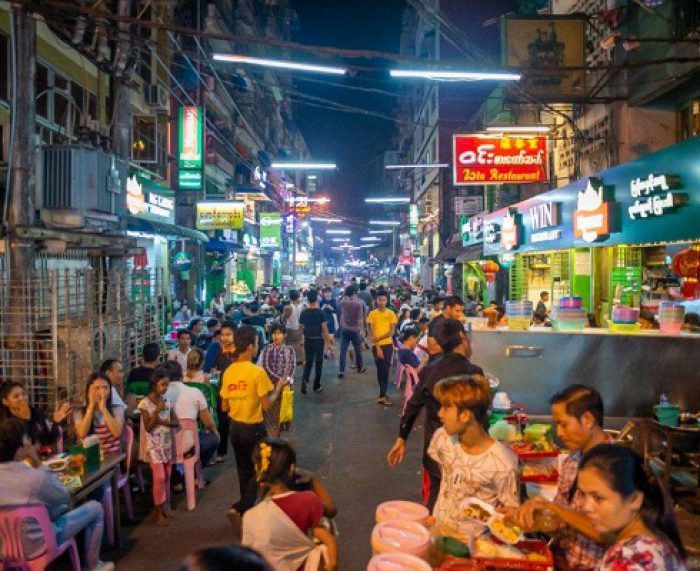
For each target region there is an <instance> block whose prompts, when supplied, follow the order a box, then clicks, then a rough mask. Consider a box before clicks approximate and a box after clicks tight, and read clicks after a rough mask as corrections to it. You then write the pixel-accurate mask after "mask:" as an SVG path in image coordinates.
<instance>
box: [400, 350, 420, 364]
mask: <svg viewBox="0 0 700 571" xmlns="http://www.w3.org/2000/svg"><path fill="white" fill-rule="evenodd" d="M399 363H401V364H402V365H407V366H409V367H413V368H414V369H417V368H418V366H419V365H420V359H419V358H418V355H416V354H415V353H414V352H413V351H411V350H410V349H406V348H402V349H399Z"/></svg>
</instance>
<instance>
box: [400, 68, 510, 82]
mask: <svg viewBox="0 0 700 571" xmlns="http://www.w3.org/2000/svg"><path fill="white" fill-rule="evenodd" d="M389 75H391V77H404V78H405V77H414V78H415V77H419V78H422V79H452V80H464V81H519V80H520V77H521V75H520V74H519V73H511V72H507V71H495V72H488V71H447V70H439V69H392V70H390V71H389Z"/></svg>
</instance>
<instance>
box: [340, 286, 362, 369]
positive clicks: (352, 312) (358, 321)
mask: <svg viewBox="0 0 700 571" xmlns="http://www.w3.org/2000/svg"><path fill="white" fill-rule="evenodd" d="M338 311H339V313H340V320H339V323H340V367H339V368H340V372H339V373H338V378H339V379H342V378H343V377H344V376H345V361H346V358H347V352H348V346H349V345H350V343H352V346H353V348H354V349H355V360H356V364H357V372H358V373H364V372H365V371H367V369H365V368H364V366H363V365H362V338H361V332H362V331H364V330H365V316H366V314H367V307H366V306H365V304H364V302H363V301H362V300H361V299H359V298H358V297H357V288H356V287H355V286H352V285H351V286H348V287H346V288H345V297H344V298H343V299H341V300H340V303H339V304H338Z"/></svg>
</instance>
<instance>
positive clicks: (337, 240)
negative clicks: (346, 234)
mask: <svg viewBox="0 0 700 571" xmlns="http://www.w3.org/2000/svg"><path fill="white" fill-rule="evenodd" d="M349 239H350V238H331V242H347V241H348V240H349Z"/></svg>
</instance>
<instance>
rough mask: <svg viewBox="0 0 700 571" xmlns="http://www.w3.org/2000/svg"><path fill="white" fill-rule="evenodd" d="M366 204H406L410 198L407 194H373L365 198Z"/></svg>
mask: <svg viewBox="0 0 700 571" xmlns="http://www.w3.org/2000/svg"><path fill="white" fill-rule="evenodd" d="M365 202H366V203H367V204H408V203H409V202H411V198H410V197H408V196H373V197H369V198H365Z"/></svg>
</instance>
